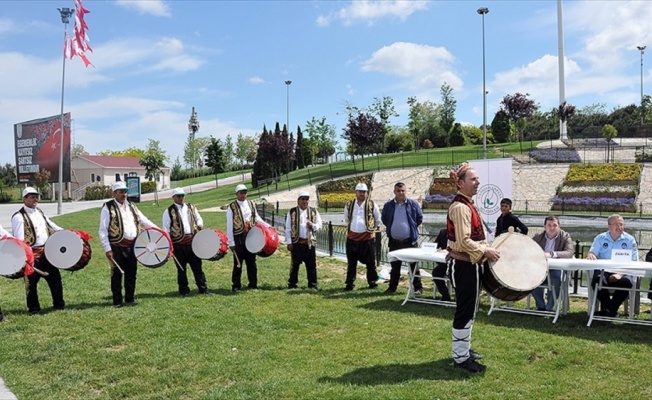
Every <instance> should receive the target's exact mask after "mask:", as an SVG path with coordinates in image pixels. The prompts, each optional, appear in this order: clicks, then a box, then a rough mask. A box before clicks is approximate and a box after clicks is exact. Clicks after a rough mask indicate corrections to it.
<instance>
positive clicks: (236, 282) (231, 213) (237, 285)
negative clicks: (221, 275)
mask: <svg viewBox="0 0 652 400" xmlns="http://www.w3.org/2000/svg"><path fill="white" fill-rule="evenodd" d="M235 195H236V200H235V201H233V202H232V203H231V204H229V206H228V208H227V209H226V235H227V237H228V238H229V248H230V249H231V252H233V272H232V274H231V290H232V291H233V292H234V293H235V292H238V291H239V290H240V289H241V288H242V283H241V279H242V267H243V265H242V264H243V263H246V264H247V280H248V281H249V284H248V285H247V286H248V287H249V289H258V269H257V267H256V255H255V254H253V253H251V252H250V251H249V250H247V246H246V244H245V241H246V239H247V233H249V230H250V229H251V228H252V227H253V226H254V225H256V224H262V225H266V226H269V224H268V223H267V222H265V221H264V220H263V219H262V218H261V217H260V215H258V212H256V205H255V204H254V203H253V202H252V201H251V200H247V187H246V186H245V185H242V184H240V185H238V186H236V187H235Z"/></svg>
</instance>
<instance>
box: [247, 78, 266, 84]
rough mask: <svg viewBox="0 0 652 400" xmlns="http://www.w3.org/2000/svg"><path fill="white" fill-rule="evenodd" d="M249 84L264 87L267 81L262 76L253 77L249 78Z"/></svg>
mask: <svg viewBox="0 0 652 400" xmlns="http://www.w3.org/2000/svg"><path fill="white" fill-rule="evenodd" d="M249 83H250V84H252V85H262V84H263V83H265V80H264V79H263V78H261V77H260V76H252V77H251V78H249Z"/></svg>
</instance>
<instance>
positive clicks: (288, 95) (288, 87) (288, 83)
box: [285, 81, 292, 133]
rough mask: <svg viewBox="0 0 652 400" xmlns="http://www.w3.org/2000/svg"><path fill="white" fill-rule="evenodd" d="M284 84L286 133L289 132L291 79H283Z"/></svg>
mask: <svg viewBox="0 0 652 400" xmlns="http://www.w3.org/2000/svg"><path fill="white" fill-rule="evenodd" d="M285 84H286V85H287V89H288V90H287V105H286V107H285V109H286V111H287V115H286V116H285V126H287V129H288V133H290V85H291V84H292V81H285Z"/></svg>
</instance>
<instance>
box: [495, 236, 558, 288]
mask: <svg viewBox="0 0 652 400" xmlns="http://www.w3.org/2000/svg"><path fill="white" fill-rule="evenodd" d="M492 247H494V248H498V251H500V259H499V260H498V261H497V262H495V263H490V269H491V270H492V271H493V274H494V275H495V277H496V279H497V280H498V281H500V283H502V284H503V285H504V286H505V287H507V288H511V289H514V290H517V291H530V290H533V289H535V288H536V287H537V286H539V285H541V283H542V282H543V281H544V279H546V276H547V274H548V260H546V255H545V253H544V252H543V250H542V249H541V246H539V245H538V244H537V243H536V242H535V241H534V240H532V239H531V238H530V237H528V236H525V235H523V234H520V233H505V234H502V235H500V236H498V237H497V238H496V240H495V241H494V242H493V244H492Z"/></svg>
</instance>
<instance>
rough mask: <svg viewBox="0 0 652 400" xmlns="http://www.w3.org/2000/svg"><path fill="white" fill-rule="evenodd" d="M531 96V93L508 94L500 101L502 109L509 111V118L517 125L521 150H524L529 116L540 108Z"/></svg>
mask: <svg viewBox="0 0 652 400" xmlns="http://www.w3.org/2000/svg"><path fill="white" fill-rule="evenodd" d="M529 96H530V94H529V93H526V94H522V93H516V94H513V95H509V94H508V95H506V96H505V97H503V100H502V101H501V102H500V105H501V109H502V110H503V111H505V113H507V116H509V119H510V120H511V121H512V123H513V124H514V126H516V135H517V137H518V141H519V143H520V145H521V152H522V151H523V139H524V132H525V128H526V126H527V121H528V118H530V117H532V115H534V112H535V111H537V109H538V108H539V107H538V106H537V104H536V103H535V102H534V100H532V99H529V98H528V97H529Z"/></svg>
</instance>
